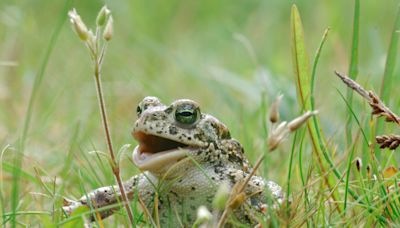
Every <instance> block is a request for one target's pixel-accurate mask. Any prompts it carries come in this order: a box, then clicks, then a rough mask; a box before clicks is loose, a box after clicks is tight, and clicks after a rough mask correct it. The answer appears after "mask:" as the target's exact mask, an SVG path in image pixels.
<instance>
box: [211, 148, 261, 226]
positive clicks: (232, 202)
mask: <svg viewBox="0 0 400 228" xmlns="http://www.w3.org/2000/svg"><path fill="white" fill-rule="evenodd" d="M264 158H265V155H264V154H263V155H261V156H260V157H259V158H258V160H257V162H256V164H255V165H254V168H253V170H252V172H251V173H250V174H249V175H248V176H247V177H246V178H245V179H244V181H243V182H238V183H240V184H241V185H239V186H237V189H238V190H237V191H232V193H235V194H231V196H230V197H229V200H228V203H227V204H226V207H225V210H224V212H223V213H222V215H221V218H220V220H219V221H218V225H217V227H218V228H220V227H224V224H225V221H226V219H227V218H228V214H229V212H230V211H231V209H233V208H237V207H238V206H239V205H237V204H238V202H239V204H241V203H243V202H244V199H245V198H246V197H245V194H244V190H245V188H246V186H247V184H248V183H249V181H250V179H251V177H253V176H254V174H255V173H256V171H257V169H258V168H259V167H260V165H261V162H262V161H263V160H264ZM238 198H240V199H243V200H238Z"/></svg>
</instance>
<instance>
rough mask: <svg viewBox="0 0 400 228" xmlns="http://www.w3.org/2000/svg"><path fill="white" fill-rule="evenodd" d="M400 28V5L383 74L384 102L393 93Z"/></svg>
mask: <svg viewBox="0 0 400 228" xmlns="http://www.w3.org/2000/svg"><path fill="white" fill-rule="evenodd" d="M399 30H400V7H399V8H398V10H397V16H396V21H395V24H394V27H393V31H392V37H391V40H390V44H389V50H388V53H387V57H386V64H385V73H384V74H383V79H382V84H381V91H380V97H381V99H382V101H383V102H386V103H388V102H389V95H390V94H391V91H392V90H391V88H392V80H393V77H394V70H395V66H396V60H397V52H398V50H397V47H398V43H399V36H400V33H399Z"/></svg>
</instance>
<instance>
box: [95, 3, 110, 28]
mask: <svg viewBox="0 0 400 228" xmlns="http://www.w3.org/2000/svg"><path fill="white" fill-rule="evenodd" d="M110 13H111V11H110V10H109V9H108V8H107V6H103V7H102V8H101V10H100V11H99V13H98V14H97V18H96V24H97V26H103V25H104V24H105V23H106V20H107V17H108V16H109V15H110Z"/></svg>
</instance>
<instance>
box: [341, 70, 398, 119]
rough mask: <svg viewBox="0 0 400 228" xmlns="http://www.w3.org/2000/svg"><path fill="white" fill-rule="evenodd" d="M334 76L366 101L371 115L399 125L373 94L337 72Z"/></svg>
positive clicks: (396, 117) (392, 114)
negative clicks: (370, 109)
mask: <svg viewBox="0 0 400 228" xmlns="http://www.w3.org/2000/svg"><path fill="white" fill-rule="evenodd" d="M335 74H336V75H337V76H338V77H339V78H340V79H342V81H343V82H344V84H346V85H347V86H348V87H350V88H352V89H353V90H354V91H356V92H357V93H358V94H360V95H361V96H362V97H364V98H365V99H366V100H367V101H368V103H369V105H370V106H371V108H372V115H376V116H384V117H386V121H387V122H394V123H396V124H398V125H400V118H399V117H398V116H397V115H396V114H395V113H394V112H392V111H391V110H390V109H389V108H388V107H386V106H385V104H384V103H383V102H382V100H381V99H380V98H379V97H378V96H377V95H376V94H375V93H374V92H372V91H367V90H365V89H364V88H363V87H362V86H361V85H360V84H358V83H357V82H355V81H354V80H352V79H351V78H349V77H348V76H346V75H343V74H340V73H339V72H337V71H335Z"/></svg>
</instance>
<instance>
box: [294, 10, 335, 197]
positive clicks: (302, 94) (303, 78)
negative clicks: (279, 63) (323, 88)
mask: <svg viewBox="0 0 400 228" xmlns="http://www.w3.org/2000/svg"><path fill="white" fill-rule="evenodd" d="M291 30H292V57H293V64H294V71H295V80H296V89H297V95H298V97H299V104H300V106H301V107H302V108H304V110H310V109H311V108H312V102H311V99H310V98H311V92H312V90H311V75H310V69H309V61H308V55H307V51H306V47H305V42H304V32H303V25H302V22H301V18H300V14H299V12H298V10H297V7H296V5H293V7H292V12H291ZM307 126H308V131H309V135H310V138H311V141H312V144H313V148H314V150H313V151H314V152H315V155H316V158H317V163H318V166H319V169H320V171H321V172H322V173H325V171H326V170H327V169H326V167H325V165H324V164H325V162H324V161H323V160H322V154H323V151H322V149H321V148H322V147H324V145H325V143H324V142H323V141H322V138H321V137H318V135H317V134H318V133H317V132H319V131H321V128H320V127H319V125H318V121H313V122H311V121H309V122H307ZM326 158H327V154H326V155H325V159H326ZM332 166H333V165H332ZM324 180H325V184H326V185H327V187H328V188H329V189H330V190H332V185H331V184H330V183H329V175H328V176H327V177H326V178H325V179H324ZM333 197H335V194H333Z"/></svg>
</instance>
